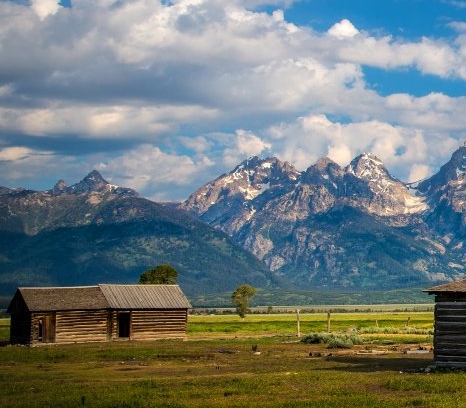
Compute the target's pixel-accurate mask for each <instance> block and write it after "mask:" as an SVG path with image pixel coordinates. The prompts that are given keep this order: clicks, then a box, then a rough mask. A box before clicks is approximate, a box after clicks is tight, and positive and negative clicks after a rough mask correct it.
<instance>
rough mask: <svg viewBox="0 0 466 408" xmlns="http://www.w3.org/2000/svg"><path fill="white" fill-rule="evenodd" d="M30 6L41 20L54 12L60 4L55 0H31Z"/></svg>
mask: <svg viewBox="0 0 466 408" xmlns="http://www.w3.org/2000/svg"><path fill="white" fill-rule="evenodd" d="M31 7H32V9H33V10H34V11H35V12H36V13H37V15H38V16H39V17H40V19H41V20H43V19H44V18H46V17H47V16H49V15H51V14H55V13H56V12H57V11H58V9H59V8H60V5H59V4H58V2H57V1H56V0H31Z"/></svg>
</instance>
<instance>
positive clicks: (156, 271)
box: [139, 265, 178, 285]
mask: <svg viewBox="0 0 466 408" xmlns="http://www.w3.org/2000/svg"><path fill="white" fill-rule="evenodd" d="M177 279H178V272H177V270H176V269H175V268H173V267H172V266H171V265H159V266H156V267H155V268H152V269H148V270H147V271H145V272H143V273H142V275H141V276H140V277H139V283H140V284H143V285H147V284H154V285H174V284H176V280H177Z"/></svg>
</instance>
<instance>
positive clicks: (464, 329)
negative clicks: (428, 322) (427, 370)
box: [424, 279, 466, 368]
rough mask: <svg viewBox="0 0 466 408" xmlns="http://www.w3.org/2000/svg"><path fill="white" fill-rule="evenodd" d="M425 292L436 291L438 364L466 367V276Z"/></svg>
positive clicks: (439, 365) (435, 329)
mask: <svg viewBox="0 0 466 408" xmlns="http://www.w3.org/2000/svg"><path fill="white" fill-rule="evenodd" d="M424 292H427V293H429V295H435V313H434V319H435V324H434V364H435V365H436V366H437V367H451V368H454V367H458V368H466V279H463V280H460V281H456V282H451V283H446V284H444V285H439V286H434V287H432V288H429V289H426V290H424Z"/></svg>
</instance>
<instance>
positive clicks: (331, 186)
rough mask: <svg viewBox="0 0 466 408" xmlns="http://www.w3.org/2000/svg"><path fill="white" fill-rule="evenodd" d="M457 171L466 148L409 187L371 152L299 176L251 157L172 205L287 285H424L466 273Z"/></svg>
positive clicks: (461, 170)
mask: <svg viewBox="0 0 466 408" xmlns="http://www.w3.org/2000/svg"><path fill="white" fill-rule="evenodd" d="M465 171H466V147H461V148H459V149H458V150H457V151H456V152H454V154H453V156H452V158H451V160H450V161H449V162H448V163H447V164H445V166H443V167H442V168H441V169H440V171H439V172H438V173H437V174H435V175H434V176H432V177H431V178H429V179H428V180H424V181H423V182H422V183H419V184H418V185H417V186H416V185H414V184H411V185H409V184H405V183H403V182H401V181H400V180H397V179H396V178H394V177H392V176H391V175H390V173H389V172H388V170H387V169H386V168H385V167H384V165H383V163H382V161H381V160H380V159H379V158H377V157H375V156H373V155H371V154H363V155H360V156H358V157H356V158H355V159H354V160H353V161H352V162H351V163H350V164H349V165H348V166H347V167H346V168H342V167H340V166H339V165H338V164H336V163H334V162H333V161H332V160H330V159H328V158H323V159H320V160H319V161H318V162H317V163H316V164H314V165H312V166H310V167H309V168H308V169H307V170H306V171H303V172H299V171H297V170H296V169H295V168H294V167H293V166H292V165H290V164H289V163H283V162H281V161H280V160H278V159H276V158H268V159H259V158H257V157H253V158H250V159H248V160H246V161H244V162H243V163H241V164H240V165H239V166H237V167H236V168H235V169H234V170H233V171H232V172H230V173H228V174H224V175H222V176H220V177H218V178H217V179H216V180H213V181H211V182H210V183H208V184H206V185H205V186H203V187H201V188H200V189H199V190H197V191H196V192H194V193H193V194H192V195H191V196H190V197H189V198H188V199H187V200H186V201H185V202H184V203H182V204H181V205H180V208H181V209H184V210H187V211H189V212H190V213H191V214H193V215H195V216H197V217H199V219H201V220H202V221H205V222H207V223H208V224H209V225H211V226H213V227H215V228H217V229H219V230H222V231H224V232H226V233H227V234H229V235H230V236H231V237H232V238H233V239H234V241H235V242H237V243H238V244H240V245H241V246H242V247H243V248H245V249H247V250H248V251H251V252H252V253H253V254H254V255H256V256H257V257H258V258H259V259H261V260H262V261H263V262H264V263H265V264H266V265H267V266H268V268H269V269H270V270H271V271H274V272H275V273H277V274H278V275H280V276H281V277H283V279H284V280H286V281H288V282H290V283H292V284H293V285H294V286H295V287H300V288H306V289H318V288H319V289H325V288H327V289H339V290H376V289H393V288H403V287H413V286H419V287H422V286H423V285H430V284H432V283H433V282H444V281H448V280H454V279H460V278H463V277H464V276H465V266H466V264H465V261H466V259H465V256H464V253H463V243H464V236H465V224H466V219H465V216H464V214H465V211H464V209H465V208H466V189H465V187H466V173H465Z"/></svg>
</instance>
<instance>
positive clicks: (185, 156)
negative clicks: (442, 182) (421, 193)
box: [0, 0, 466, 201]
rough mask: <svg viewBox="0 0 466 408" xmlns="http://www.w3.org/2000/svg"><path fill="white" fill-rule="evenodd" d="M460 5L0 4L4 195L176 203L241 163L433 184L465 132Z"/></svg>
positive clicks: (288, 0)
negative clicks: (130, 194) (362, 160)
mask: <svg viewBox="0 0 466 408" xmlns="http://www.w3.org/2000/svg"><path fill="white" fill-rule="evenodd" d="M465 111H466V1H459V0H445V1H433V0H377V1H374V0H353V1H348V0H302V1H292V0H282V1H280V0H270V1H266V0H172V1H168V0H165V1H155V0H131V1H129V0H71V1H69V0H67V1H62V3H61V4H58V3H57V2H56V1H55V0H30V1H27V0H18V1H13V0H0V185H3V186H7V187H26V188H31V189H36V190H45V189H49V188H51V187H53V185H54V184H55V182H56V181H57V180H58V179H64V180H65V181H66V182H67V183H68V184H74V183H76V182H78V181H79V180H81V179H82V178H83V177H84V176H85V175H86V174H87V173H89V172H90V171H91V170H93V169H97V170H99V171H100V172H101V173H102V175H103V176H104V177H105V178H106V179H107V180H108V181H109V182H111V183H114V184H117V185H121V186H125V187H132V188H135V189H136V190H138V191H139V192H140V193H141V195H143V196H145V197H148V198H151V199H154V200H157V201H165V200H180V199H185V198H187V197H188V195H189V194H190V193H192V192H194V191H195V190H196V189H197V188H199V187H200V186H201V185H203V184H205V183H207V182H208V181H210V180H212V179H214V178H216V177H217V176H219V175H220V174H222V173H224V172H227V171H230V170H231V169H233V168H234V167H235V166H236V165H237V164H239V163H240V162H241V161H243V160H244V159H246V158H247V157H249V156H252V155H259V156H262V157H269V156H276V157H278V158H279V159H281V160H284V161H285V160H286V161H288V162H290V163H292V164H293V165H294V166H295V167H296V168H297V169H298V170H305V169H306V168H307V167H309V166H311V165H312V164H314V163H315V162H316V161H317V160H318V159H319V158H321V157H324V156H328V157H330V158H331V159H333V160H335V161H336V162H337V163H338V164H340V165H341V166H346V165H347V164H348V163H349V162H350V161H351V160H352V159H353V158H354V157H355V156H357V155H358V154H360V153H363V152H371V153H373V154H376V155H377V156H378V157H379V158H380V159H381V160H382V161H383V162H384V163H385V165H386V167H387V168H388V170H389V171H390V172H391V174H392V175H394V176H395V177H398V178H400V179H401V180H403V181H416V180H420V179H422V178H425V177H427V176H429V175H432V174H434V173H435V172H436V171H438V169H439V167H440V166H441V165H442V164H444V163H445V162H446V161H447V160H448V159H449V158H450V156H451V154H452V152H453V151H454V150H456V148H457V147H458V146H460V145H462V144H463V141H464V140H465V139H466V115H464V112H465Z"/></svg>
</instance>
